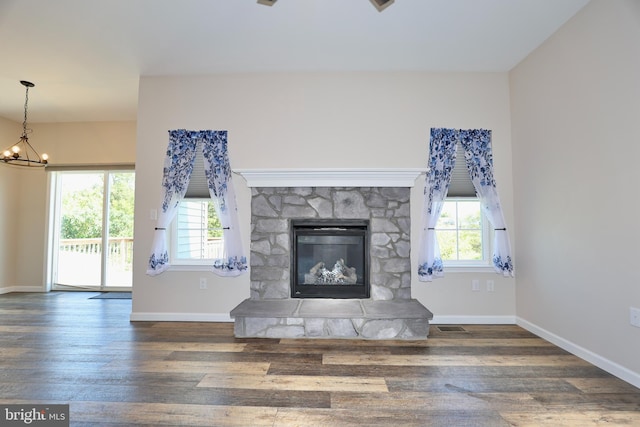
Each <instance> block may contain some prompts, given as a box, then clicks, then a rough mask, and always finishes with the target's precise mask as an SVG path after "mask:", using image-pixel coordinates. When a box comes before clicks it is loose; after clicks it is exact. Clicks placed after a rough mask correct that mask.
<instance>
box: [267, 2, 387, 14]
mask: <svg viewBox="0 0 640 427" xmlns="http://www.w3.org/2000/svg"><path fill="white" fill-rule="evenodd" d="M276 1H278V0H258V4H262V5H265V6H273V5H274V3H275V2H276ZM393 2H394V0H371V4H373V5H374V6H375V8H376V9H378V12H382V11H383V10H384V9H386V8H387V7H389V6H391V3H393Z"/></svg>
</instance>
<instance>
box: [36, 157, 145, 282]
mask: <svg viewBox="0 0 640 427" xmlns="http://www.w3.org/2000/svg"><path fill="white" fill-rule="evenodd" d="M48 169H49V170H48V171H47V172H49V173H51V174H52V175H51V176H52V179H51V197H52V203H51V212H50V215H51V219H52V221H51V228H50V230H51V232H50V242H51V246H50V250H49V257H48V258H49V262H48V274H47V275H48V282H50V283H51V287H52V288H53V289H65V290H73V289H91V290H95V289H97V290H114V289H119V288H124V289H126V288H129V289H130V288H131V286H132V283H133V279H132V278H133V276H132V261H133V210H134V192H135V191H134V189H135V172H134V171H133V170H132V167H131V166H122V167H118V166H112V167H111V169H103V170H93V169H92V168H88V167H77V169H74V168H71V167H64V166H51V167H49V168H48ZM79 266H81V268H79Z"/></svg>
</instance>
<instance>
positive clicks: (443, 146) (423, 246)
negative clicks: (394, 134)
mask: <svg viewBox="0 0 640 427" xmlns="http://www.w3.org/2000/svg"><path fill="white" fill-rule="evenodd" d="M457 142H458V131H457V130H455V129H443V128H432V129H431V140H430V143H429V171H428V172H427V174H426V182H425V188H424V195H425V198H424V207H423V213H422V230H421V235H420V251H419V253H418V265H419V267H418V279H419V280H420V281H423V282H430V281H432V280H433V278H434V277H442V276H443V274H444V273H443V267H442V259H441V258H440V249H439V247H438V240H437V239H436V231H435V227H436V224H437V222H438V218H440V213H441V212H442V206H443V204H444V199H445V197H446V196H447V190H448V188H449V183H450V182H451V172H452V171H453V166H454V165H455V161H456V145H457Z"/></svg>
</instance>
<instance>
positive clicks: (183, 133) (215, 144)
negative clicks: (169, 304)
mask: <svg viewBox="0 0 640 427" xmlns="http://www.w3.org/2000/svg"><path fill="white" fill-rule="evenodd" d="M197 144H202V152H203V156H204V162H205V174H206V176H207V183H208V186H209V194H210V195H211V198H212V199H213V200H214V202H215V203H214V204H215V205H216V207H217V210H218V215H219V217H220V222H221V224H222V226H223V228H224V245H225V257H224V258H223V259H218V260H215V262H214V265H213V271H214V273H217V274H219V275H222V276H237V275H239V274H241V273H244V272H246V271H247V270H248V268H247V258H246V256H244V254H243V250H242V241H241V237H240V229H239V226H238V222H239V221H238V213H237V205H236V199H235V192H234V191H233V183H232V180H231V167H230V165H229V158H228V153H227V131H212V130H203V131H190V130H185V129H178V130H170V131H169V145H168V147H167V152H166V156H165V162H164V169H163V175H162V187H163V188H164V196H163V201H162V206H161V209H160V213H159V214H158V222H157V225H156V229H155V235H154V239H153V245H152V249H151V255H150V257H149V263H148V266H147V274H149V275H151V276H155V275H158V274H160V273H162V272H163V271H165V270H166V269H167V268H168V267H169V251H168V248H167V231H166V230H167V227H169V225H170V224H171V221H172V220H173V218H174V217H175V215H176V212H177V208H178V205H179V204H180V201H181V200H182V199H183V198H184V195H185V193H186V191H187V187H188V185H189V179H190V177H191V173H192V172H193V163H194V160H195V158H196V149H197Z"/></svg>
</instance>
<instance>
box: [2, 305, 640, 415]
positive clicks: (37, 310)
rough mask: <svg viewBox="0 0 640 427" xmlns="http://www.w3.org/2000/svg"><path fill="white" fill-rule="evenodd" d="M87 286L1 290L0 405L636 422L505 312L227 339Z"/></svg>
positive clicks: (639, 401)
mask: <svg viewBox="0 0 640 427" xmlns="http://www.w3.org/2000/svg"><path fill="white" fill-rule="evenodd" d="M93 295H95V293H91V292H89V293H81V292H78V293H74V292H53V293H47V294H17V293H16V294H5V295H0V360H1V371H0V404H10V403H28V404H39V403H43V404H56V403H63V404H67V403H68V404H69V405H70V418H71V425H72V426H242V427H245V426H247V427H251V426H270V427H273V426H313V427H316V426H386V427H390V426H447V427H449V426H454V427H458V426H490V427H499V426H535V427H539V426H553V427H558V426H580V427H584V426H603V425H607V426H637V425H640V390H639V389H637V388H635V387H633V386H631V385H630V384H628V383H625V382H624V381H622V380H620V379H617V378H615V377H613V376H611V375H609V374H608V373H606V372H604V371H602V370H601V369H599V368H596V367H595V366H593V365H590V364H589V363H586V362H585V361H583V360H581V359H579V358H577V357H575V356H572V355H571V354H569V353H567V352H565V351H563V350H562V349H560V348H558V347H556V346H554V345H551V344H550V343H548V342H546V341H544V340H542V339H540V338H538V337H536V336H535V335H532V334H531V333H529V332H527V331H525V330H523V329H522V328H519V327H517V326H514V325H489V326H487V325H461V326H462V328H463V330H462V331H456V330H455V329H456V328H453V329H454V330H453V331H448V330H447V329H448V328H445V327H443V328H442V330H441V329H440V328H438V326H435V325H433V326H432V327H431V334H430V338H429V339H428V340H426V341H358V340H308V339H302V340H294V339H236V338H234V337H233V325H232V324H231V323H191V322H188V323H187V322H185V323H181V322H135V323H130V322H129V314H130V311H131V300H122V299H89V298H90V297H91V296H93ZM0 424H1V423H0Z"/></svg>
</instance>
